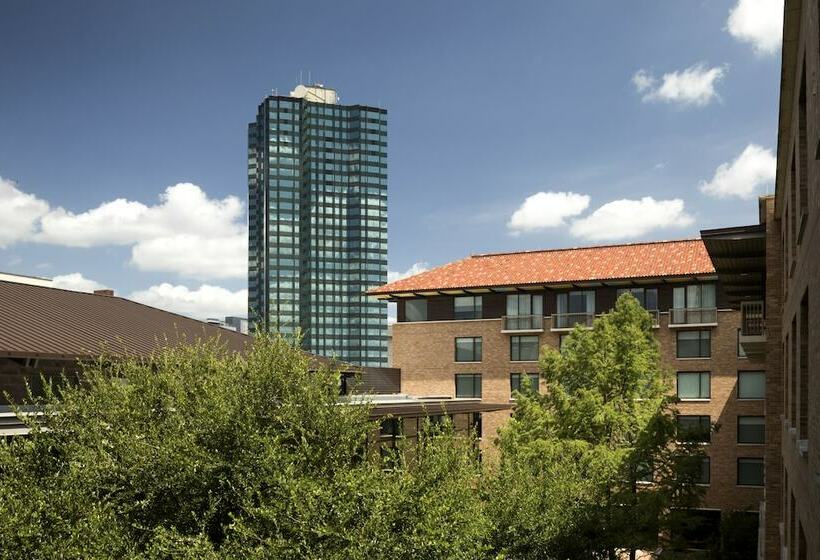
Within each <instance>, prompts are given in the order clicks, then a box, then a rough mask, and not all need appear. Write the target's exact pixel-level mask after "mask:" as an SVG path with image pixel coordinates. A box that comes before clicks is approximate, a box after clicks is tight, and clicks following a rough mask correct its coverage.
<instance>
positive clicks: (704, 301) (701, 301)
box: [670, 284, 717, 325]
mask: <svg viewBox="0 0 820 560" xmlns="http://www.w3.org/2000/svg"><path fill="white" fill-rule="evenodd" d="M716 305H717V304H716V301H715V285H714V284H692V285H690V286H678V287H676V288H674V289H673V290H672V316H671V318H670V324H673V325H696V324H699V323H716V322H717V311H716Z"/></svg>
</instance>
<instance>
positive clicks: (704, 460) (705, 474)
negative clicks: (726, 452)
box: [698, 457, 712, 484]
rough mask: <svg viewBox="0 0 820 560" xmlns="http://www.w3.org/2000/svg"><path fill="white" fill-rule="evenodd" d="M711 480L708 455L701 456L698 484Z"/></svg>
mask: <svg viewBox="0 0 820 560" xmlns="http://www.w3.org/2000/svg"><path fill="white" fill-rule="evenodd" d="M711 480H712V461H711V460H710V459H709V457H701V460H700V478H699V479H698V484H710V483H711Z"/></svg>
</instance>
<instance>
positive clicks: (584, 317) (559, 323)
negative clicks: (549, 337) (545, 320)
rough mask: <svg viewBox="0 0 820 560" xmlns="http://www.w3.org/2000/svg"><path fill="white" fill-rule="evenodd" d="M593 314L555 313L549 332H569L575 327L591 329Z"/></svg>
mask: <svg viewBox="0 0 820 560" xmlns="http://www.w3.org/2000/svg"><path fill="white" fill-rule="evenodd" d="M594 320H595V313H589V312H587V313H556V314H554V315H553V316H552V327H551V328H550V330H551V331H553V332H555V331H571V330H572V329H574V328H575V326H576V325H581V326H582V327H587V328H592V321H594Z"/></svg>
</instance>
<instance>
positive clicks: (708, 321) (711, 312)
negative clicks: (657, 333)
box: [669, 307, 717, 326]
mask: <svg viewBox="0 0 820 560" xmlns="http://www.w3.org/2000/svg"><path fill="white" fill-rule="evenodd" d="M669 325H670V326H682V325H717V308H716V307H677V308H672V309H670V310H669Z"/></svg>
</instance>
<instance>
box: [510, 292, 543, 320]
mask: <svg viewBox="0 0 820 560" xmlns="http://www.w3.org/2000/svg"><path fill="white" fill-rule="evenodd" d="M512 301H515V302H516V303H515V312H511V309H512V307H513V306H511V305H510V302H512ZM522 301H527V304H526V305H525V306H524V311H526V313H522V312H521V309H522V306H521V302H522ZM536 303H537V304H536ZM504 313H505V314H506V316H507V317H526V316H528V315H535V316H542V317H543V316H544V294H507V298H506V300H505V308H504Z"/></svg>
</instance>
